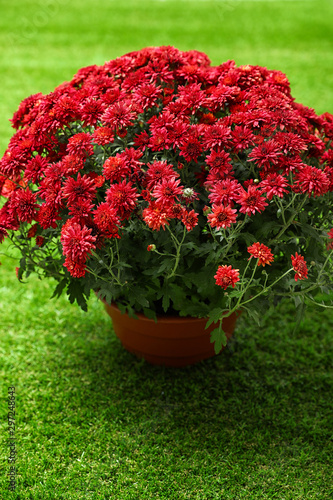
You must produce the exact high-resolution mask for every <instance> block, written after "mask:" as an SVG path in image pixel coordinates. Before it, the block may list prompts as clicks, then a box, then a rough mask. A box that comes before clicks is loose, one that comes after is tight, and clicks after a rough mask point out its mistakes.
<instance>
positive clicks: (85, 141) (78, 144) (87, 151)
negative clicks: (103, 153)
mask: <svg viewBox="0 0 333 500" xmlns="http://www.w3.org/2000/svg"><path fill="white" fill-rule="evenodd" d="M67 151H68V153H69V154H71V155H77V156H81V157H86V156H91V155H92V154H94V147H93V145H92V143H91V135H90V134H88V133H87V132H80V133H78V134H75V135H73V136H72V137H70V138H69V140H68V144H67Z"/></svg>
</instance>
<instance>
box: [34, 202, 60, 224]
mask: <svg viewBox="0 0 333 500" xmlns="http://www.w3.org/2000/svg"><path fill="white" fill-rule="evenodd" d="M37 220H38V222H39V224H40V225H41V227H42V228H43V229H48V228H49V227H53V229H55V228H56V227H57V220H61V217H60V215H59V212H58V210H57V208H56V207H55V205H54V204H52V203H43V205H41V207H40V209H39V212H38V215H37Z"/></svg>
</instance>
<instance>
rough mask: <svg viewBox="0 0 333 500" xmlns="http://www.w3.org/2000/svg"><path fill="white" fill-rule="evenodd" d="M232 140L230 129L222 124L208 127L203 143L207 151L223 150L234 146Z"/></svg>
mask: <svg viewBox="0 0 333 500" xmlns="http://www.w3.org/2000/svg"><path fill="white" fill-rule="evenodd" d="M231 139H232V136H231V130H230V128H229V127H226V126H225V125H222V124H220V123H216V124H214V125H212V126H210V127H206V129H205V132H204V136H203V140H202V142H203V146H204V148H205V149H212V148H221V149H223V148H229V147H231V146H232V142H231Z"/></svg>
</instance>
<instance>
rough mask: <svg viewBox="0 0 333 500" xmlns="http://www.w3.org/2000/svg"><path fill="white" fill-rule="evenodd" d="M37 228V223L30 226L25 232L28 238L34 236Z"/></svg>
mask: <svg viewBox="0 0 333 500" xmlns="http://www.w3.org/2000/svg"><path fill="white" fill-rule="evenodd" d="M37 229H38V224H34V225H33V226H31V228H30V229H29V231H28V234H27V236H28V238H33V237H34V236H36V233H37Z"/></svg>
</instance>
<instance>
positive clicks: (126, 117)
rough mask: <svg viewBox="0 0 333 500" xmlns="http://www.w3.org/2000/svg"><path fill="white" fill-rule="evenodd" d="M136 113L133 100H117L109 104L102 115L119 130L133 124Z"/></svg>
mask: <svg viewBox="0 0 333 500" xmlns="http://www.w3.org/2000/svg"><path fill="white" fill-rule="evenodd" d="M135 118H136V113H135V112H134V111H133V105H132V102H131V101H128V102H126V101H117V102H115V103H114V104H112V105H111V106H109V107H108V108H107V109H106V111H105V112H104V114H103V116H102V121H103V122H104V123H105V124H106V125H109V126H110V127H111V128H112V129H113V130H114V129H116V130H117V131H119V130H122V129H125V128H126V127H129V126H130V125H133V120H134V119H135Z"/></svg>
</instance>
